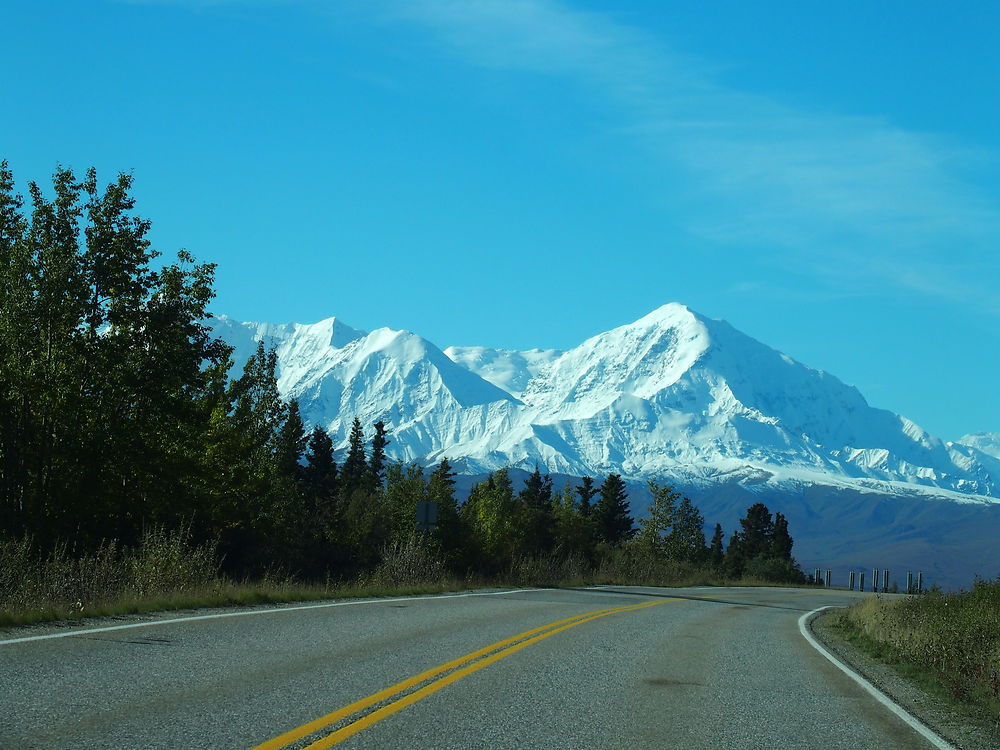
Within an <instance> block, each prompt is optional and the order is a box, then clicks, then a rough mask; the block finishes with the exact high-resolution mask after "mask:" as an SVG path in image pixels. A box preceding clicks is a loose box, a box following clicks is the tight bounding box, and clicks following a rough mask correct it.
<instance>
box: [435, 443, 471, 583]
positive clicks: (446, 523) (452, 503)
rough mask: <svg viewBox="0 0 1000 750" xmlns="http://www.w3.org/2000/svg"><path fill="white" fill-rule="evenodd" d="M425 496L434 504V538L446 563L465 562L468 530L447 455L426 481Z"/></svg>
mask: <svg viewBox="0 0 1000 750" xmlns="http://www.w3.org/2000/svg"><path fill="white" fill-rule="evenodd" d="M427 499H428V500H429V501H430V502H433V503H437V527H436V528H435V529H434V539H435V540H436V541H437V542H438V543H440V545H441V550H442V551H443V552H444V554H445V556H446V558H447V559H448V561H449V563H450V564H452V565H453V566H459V565H461V564H467V563H468V562H469V560H468V557H467V555H468V552H469V550H468V545H467V543H466V542H467V536H468V531H467V529H466V528H465V526H464V525H463V523H462V519H461V517H460V516H459V510H458V503H457V502H456V500H455V472H453V471H452V469H451V464H450V463H449V462H448V459H447V458H442V459H441V463H439V464H438V465H437V466H436V467H434V471H432V472H431V475H430V478H429V479H428V481H427Z"/></svg>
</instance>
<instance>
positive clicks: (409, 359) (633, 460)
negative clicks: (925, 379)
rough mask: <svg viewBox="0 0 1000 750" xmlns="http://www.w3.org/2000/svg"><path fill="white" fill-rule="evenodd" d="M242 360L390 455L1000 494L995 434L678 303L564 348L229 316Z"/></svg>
mask: <svg viewBox="0 0 1000 750" xmlns="http://www.w3.org/2000/svg"><path fill="white" fill-rule="evenodd" d="M212 323H213V327H214V329H215V332H216V335H218V336H219V337H221V338H223V339H224V340H225V341H227V342H228V343H229V344H230V345H232V346H234V347H235V350H236V351H235V352H234V361H235V362H238V363H241V362H243V361H245V360H246V358H247V357H249V356H250V354H251V353H252V352H253V349H254V348H255V347H256V343H257V342H258V341H265V343H267V344H268V345H269V346H273V347H275V349H276V351H277V354H278V362H279V383H278V385H279V389H280V390H281V392H282V394H283V395H284V396H285V397H292V398H296V399H298V400H299V402H300V405H301V408H302V413H303V416H304V418H305V419H306V420H307V421H308V422H310V423H313V424H318V425H320V426H322V427H324V428H325V429H327V430H328V431H329V432H330V433H331V435H332V436H333V437H334V441H335V443H338V444H340V445H343V444H344V443H345V442H346V435H347V430H348V429H349V427H350V422H351V420H352V419H353V418H354V417H355V416H357V417H359V418H360V419H361V421H362V423H363V424H365V425H366V426H370V425H371V424H372V423H374V422H375V421H377V420H380V419H381V420H382V421H384V422H385V423H386V424H387V425H389V427H390V429H391V435H390V437H391V440H392V443H391V444H390V446H389V453H390V455H392V456H393V457H395V458H398V459H400V460H404V461H421V462H427V463H433V462H436V461H438V460H440V458H441V457H442V456H445V455H446V456H448V458H449V459H450V460H452V461H453V463H456V464H457V465H459V466H460V467H461V468H462V469H463V470H464V471H466V472H470V473H475V472H481V471H490V470H494V469H497V468H500V467H503V466H516V467H521V468H526V469H529V470H530V469H533V468H534V466H535V464H536V463H537V464H538V465H539V466H540V467H542V468H544V469H545V470H547V471H550V472H560V473H564V474H571V475H576V476H580V475H584V474H589V475H594V476H597V475H601V474H604V473H607V472H609V471H615V472H620V473H622V474H623V475H625V476H627V477H632V478H645V477H665V478H670V479H672V480H674V481H684V482H686V483H688V484H692V483H694V484H698V483H705V484H717V483H720V482H735V483H738V484H740V485H742V486H744V487H750V486H755V485H761V484H765V485H782V486H786V487H787V486H789V485H790V484H791V485H797V486H808V485H815V484H820V485H826V486H834V487H844V488H850V489H854V490H860V491H867V492H877V493H882V494H888V495H897V496H922V497H927V496H934V497H939V498H946V499H950V500H956V501H964V502H973V503H991V502H997V503H1000V436H997V435H991V434H988V433H981V434H977V435H975V436H968V437H967V438H963V441H968V442H962V441H959V442H955V443H946V442H944V441H942V440H940V439H939V438H937V437H935V436H933V435H930V434H928V433H927V432H926V431H924V430H923V429H921V428H920V427H919V426H918V425H916V424H915V423H913V422H912V421H910V420H908V419H906V418H905V417H901V416H898V415H896V414H893V413H892V412H888V411H885V410H881V409H875V408H872V407H871V406H869V405H868V403H867V402H866V401H865V399H864V397H863V396H862V395H861V393H860V392H859V391H858V390H857V389H856V388H853V387H851V386H847V385H845V384H844V383H842V382H841V381H839V380H838V379H837V378H835V377H833V376H832V375H829V374H828V373H824V372H822V371H818V370H814V369H812V368H809V367H807V366H806V365H803V364H801V363H799V362H796V361H795V360H793V359H791V358H790V357H788V356H786V355H784V354H782V353H780V352H778V351H776V350H774V349H771V348H770V347H767V346H766V345H764V344H762V343H760V342H758V341H756V340H755V339H752V338H751V337H749V336H747V335H745V334H743V333H741V332H740V331H738V330H736V329H735V328H733V327H732V326H730V325H729V324H728V323H725V322H723V321H719V320H712V319H709V318H706V317H704V316H702V315H699V314H698V313H695V312H693V311H691V310H689V309H688V308H686V307H685V306H683V305H680V304H676V303H672V304H668V305H664V306H663V307H660V308H658V309H657V310H654V311H653V312H651V313H650V314H648V315H646V316H644V317H642V318H640V319H639V320H637V321H635V322H633V323H630V324H627V325H624V326H620V327H618V328H614V329H612V330H610V331H606V332H604V333H600V334H598V335H596V336H593V337H591V338H589V339H587V340H586V341H584V342H583V343H581V344H580V345H578V346H576V347H574V348H572V349H570V350H568V351H565V352H562V351H557V350H542V349H534V350H530V351H524V352H518V351H505V350H498V349H490V348H488V347H449V348H448V349H445V350H444V351H442V350H441V349H439V348H438V347H437V346H435V345H434V344H432V343H431V342H429V341H427V340H426V339H423V338H421V337H420V336H418V335H416V334H414V333H410V332H408V331H394V330H391V329H388V328H383V329H379V330H376V331H373V332H371V333H366V332H364V331H359V330H356V329H354V328H351V327H349V326H347V325H345V324H343V323H342V322H341V321H339V320H338V319H336V318H330V319H328V320H324V321H320V322H319V323H315V324H311V325H299V324H288V325H275V324H268V323H241V322H238V321H235V320H232V319H230V318H226V317H219V318H217V319H215V320H213V321H212Z"/></svg>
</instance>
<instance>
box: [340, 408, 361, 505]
mask: <svg viewBox="0 0 1000 750" xmlns="http://www.w3.org/2000/svg"><path fill="white" fill-rule="evenodd" d="M367 470H368V459H367V458H366V457H365V434H364V431H363V430H362V429H361V420H360V419H358V418H357V417H355V418H354V421H353V422H352V423H351V434H350V436H349V437H348V439H347V457H346V458H345V459H344V464H343V466H342V467H341V469H340V487H341V492H342V493H343V495H344V499H345V501H347V500H349V499H350V497H351V495H352V494H353V493H354V491H355V490H357V489H360V488H362V487H363V486H364V484H365V475H366V473H367Z"/></svg>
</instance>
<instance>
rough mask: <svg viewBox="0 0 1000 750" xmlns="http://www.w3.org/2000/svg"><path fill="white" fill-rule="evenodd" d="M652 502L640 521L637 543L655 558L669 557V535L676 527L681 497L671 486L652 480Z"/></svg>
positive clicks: (649, 484)
mask: <svg viewBox="0 0 1000 750" xmlns="http://www.w3.org/2000/svg"><path fill="white" fill-rule="evenodd" d="M647 486H648V487H649V494H650V496H651V500H650V503H649V513H648V515H647V516H646V517H645V518H643V519H641V520H640V521H639V533H638V534H637V535H636V543H637V544H638V545H639V547H640V549H642V550H643V551H645V552H647V553H648V554H651V555H653V556H654V557H664V558H665V557H667V544H666V541H667V535H668V534H669V533H670V529H671V528H672V527H673V525H674V521H675V516H676V511H677V501H678V500H680V499H681V495H680V493H679V492H677V491H676V490H675V489H674V488H673V487H672V486H671V485H669V484H666V485H661V484H659V483H658V482H655V481H652V480H650V482H649V483H648V485H647Z"/></svg>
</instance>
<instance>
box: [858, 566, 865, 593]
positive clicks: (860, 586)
mask: <svg viewBox="0 0 1000 750" xmlns="http://www.w3.org/2000/svg"><path fill="white" fill-rule="evenodd" d="M864 590H865V571H863V570H862V571H861V572H860V573H858V591H864Z"/></svg>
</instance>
